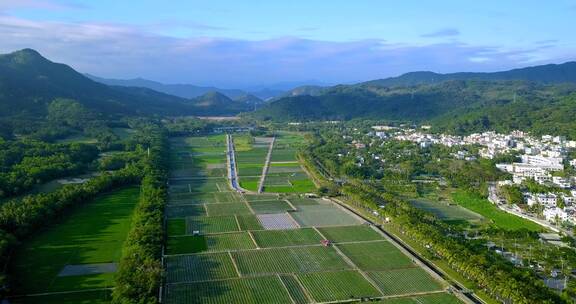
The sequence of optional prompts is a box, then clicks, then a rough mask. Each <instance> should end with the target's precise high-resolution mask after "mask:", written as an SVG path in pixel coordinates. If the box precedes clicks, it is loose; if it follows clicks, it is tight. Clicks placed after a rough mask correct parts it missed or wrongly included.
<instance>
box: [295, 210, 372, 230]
mask: <svg viewBox="0 0 576 304" xmlns="http://www.w3.org/2000/svg"><path fill="white" fill-rule="evenodd" d="M291 215H292V217H294V219H295V220H296V221H297V222H298V224H300V226H303V227H310V226H346V225H358V224H360V223H361V221H360V220H359V219H357V218H356V217H354V216H352V215H350V214H348V213H346V212H345V211H344V210H342V209H340V208H338V207H336V206H335V205H333V204H326V205H316V206H300V207H298V211H297V212H292V213H291Z"/></svg>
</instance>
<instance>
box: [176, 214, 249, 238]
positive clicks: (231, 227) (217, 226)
mask: <svg viewBox="0 0 576 304" xmlns="http://www.w3.org/2000/svg"><path fill="white" fill-rule="evenodd" d="M194 231H200V233H201V234H208V233H221V232H233V231H239V228H238V223H237V222H236V217H234V216H233V215H228V216H194V217H187V218H186V233H187V234H192V233H194Z"/></svg>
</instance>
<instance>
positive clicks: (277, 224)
mask: <svg viewBox="0 0 576 304" xmlns="http://www.w3.org/2000/svg"><path fill="white" fill-rule="evenodd" d="M258 220H259V221H260V223H261V224H262V227H264V229H266V230H277V229H296V228H298V227H300V226H298V224H297V223H296V221H294V219H292V217H290V215H289V214H288V213H278V214H259V215H258Z"/></svg>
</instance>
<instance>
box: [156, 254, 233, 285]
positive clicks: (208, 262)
mask: <svg viewBox="0 0 576 304" xmlns="http://www.w3.org/2000/svg"><path fill="white" fill-rule="evenodd" d="M166 274H167V276H166V282H167V283H178V282H196V281H208V280H218V279H229V278H235V277H238V274H237V273H236V270H235V268H234V264H233V262H232V259H231V258H230V255H229V254H228V253H227V252H226V253H210V254H192V255H183V256H169V257H167V258H166Z"/></svg>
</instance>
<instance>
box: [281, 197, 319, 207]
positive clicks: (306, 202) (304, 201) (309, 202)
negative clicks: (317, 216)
mask: <svg viewBox="0 0 576 304" xmlns="http://www.w3.org/2000/svg"><path fill="white" fill-rule="evenodd" d="M288 201H290V203H292V205H294V206H295V207H296V208H298V207H300V206H313V205H318V202H317V201H316V200H315V199H312V198H307V197H299V196H291V197H288Z"/></svg>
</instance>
